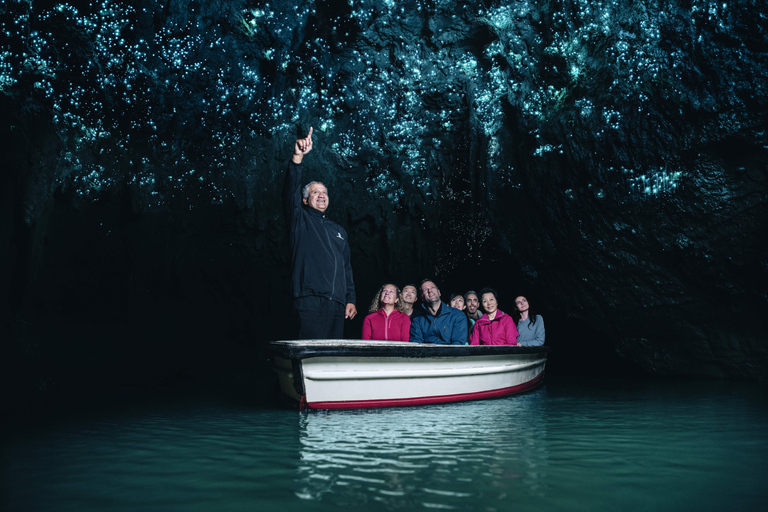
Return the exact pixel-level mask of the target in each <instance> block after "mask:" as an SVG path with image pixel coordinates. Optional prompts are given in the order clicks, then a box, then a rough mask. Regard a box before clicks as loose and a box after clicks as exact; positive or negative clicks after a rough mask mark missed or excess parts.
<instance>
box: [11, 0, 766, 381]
mask: <svg viewBox="0 0 768 512" xmlns="http://www.w3.org/2000/svg"><path fill="white" fill-rule="evenodd" d="M761 9H762V3H760V2H758V1H756V0H755V1H748V0H747V1H742V2H737V3H729V4H725V3H722V2H713V1H709V0H688V1H684V0H670V1H665V2H658V1H648V0H644V1H640V0H638V1H632V2H594V1H587V0H574V1H544V2H533V1H514V2H512V1H498V0H497V1H492V2H455V1H434V0H433V1H426V0H424V1H416V0H414V1H394V0H379V1H355V2H348V1H346V0H345V1H300V2H296V1H280V0H274V1H232V2H230V1H227V2H217V1H212V2H194V1H182V0H169V1H167V2H141V3H138V4H137V5H135V6H133V5H132V4H130V3H123V2H115V1H112V0H105V1H104V2H101V3H98V4H90V3H87V2H71V3H68V4H56V3H55V2H34V1H10V2H6V3H5V4H4V5H3V7H2V8H0V23H1V24H2V27H1V28H2V30H1V31H0V38H1V39H0V48H1V49H2V55H1V56H0V93H1V94H0V108H2V112H3V117H4V120H5V122H4V123H3V126H2V128H0V129H2V130H3V133H2V144H3V153H4V154H5V155H6V157H5V158H4V160H5V162H6V163H4V164H3V167H4V171H3V175H2V206H1V207H0V208H1V211H2V221H0V240H2V253H1V254H0V264H1V265H2V273H1V274H0V284H1V285H2V289H3V290H4V291H3V306H2V314H3V329H4V334H3V337H4V338H5V339H7V340H9V341H8V342H7V343H6V346H5V351H6V352H7V353H8V354H9V355H10V356H12V357H10V358H6V360H8V361H20V360H21V361H39V360H44V361H47V363H45V364H44V365H43V369H42V370H40V365H39V364H38V363H30V365H31V366H32V367H33V371H31V372H29V373H30V374H34V375H33V376H32V377H30V379H31V380H30V382H35V383H36V385H37V386H38V387H40V386H43V387H44V386H45V385H46V382H47V379H48V378H49V377H48V375H50V374H53V373H55V372H54V371H53V370H51V368H58V365H57V363H56V361H60V360H61V359H60V358H61V357H66V358H68V360H71V361H77V363H78V364H79V365H80V366H81V367H88V368H90V371H92V372H96V371H97V370H95V368H99V370H98V371H99V372H104V373H106V374H109V373H110V372H112V371H113V370H114V369H115V368H120V372H121V375H123V378H125V379H129V380H130V379H134V378H140V376H139V377H137V376H136V372H138V373H139V374H140V373H141V372H142V371H144V370H141V369H142V368H146V367H147V366H148V364H149V363H148V361H153V360H157V361H159V362H158V363H157V364H160V365H163V364H169V363H168V361H173V360H174V359H175V357H176V355H178V354H186V353H189V352H193V353H195V354H196V355H197V356H198V357H199V358H202V359H205V358H206V354H209V353H210V354H215V353H217V345H218V344H220V343H224V342H226V343H229V345H234V346H239V347H253V346H261V345H260V344H261V342H262V341H263V340H264V339H270V338H277V337H288V336H290V333H291V331H292V329H291V318H290V313H289V311H290V298H289V296H288V292H287V290H286V286H287V283H288V277H287V276H288V268H287V263H286V257H287V249H286V241H285V231H284V226H283V220H282V218H281V214H280V211H281V208H280V203H279V190H280V187H281V185H282V175H283V172H284V170H285V166H286V162H287V160H288V158H289V156H290V152H291V148H292V143H293V140H294V139H295V138H296V137H297V136H303V135H304V134H305V133H306V131H307V130H308V128H309V126H313V127H314V129H315V134H316V141H315V144H316V149H315V150H314V151H313V152H312V153H311V154H310V156H309V157H308V158H307V162H306V168H307V174H308V178H312V179H319V180H321V181H324V182H325V183H326V184H327V185H328V187H329V189H330V193H331V201H332V203H331V212H332V215H333V216H334V218H335V219H337V220H338V221H339V222H341V223H342V224H344V225H345V226H346V227H347V230H348V231H349V233H350V237H351V240H352V251H353V264H354V269H355V272H356V281H357V285H358V295H359V296H360V297H361V300H360V304H358V307H359V308H360V309H361V310H364V309H365V306H366V303H367V300H368V299H367V297H368V296H370V295H371V294H372V293H373V292H374V290H376V289H377V288H378V286H380V284H381V283H382V282H383V281H387V280H395V281H396V282H398V283H400V284H404V283H406V282H413V281H417V280H418V279H420V278H421V277H423V276H436V278H437V279H439V280H441V281H443V282H444V283H446V285H445V286H443V291H444V293H448V288H449V286H450V287H454V288H456V289H463V288H465V287H468V286H471V287H477V288H479V287H481V286H483V285H485V284H496V285H497V287H504V286H505V285H509V287H508V290H505V291H507V293H508V294H516V293H519V292H518V291H517V290H521V289H527V290H534V292H533V294H534V296H535V297H536V300H537V301H538V302H537V305H539V306H540V309H541V310H543V311H546V312H548V313H549V315H548V318H551V319H552V321H553V322H560V323H561V324H562V325H563V326H564V327H563V328H562V331H563V333H565V334H567V335H568V336H569V337H570V335H573V336H575V338H574V339H576V340H579V341H578V343H579V344H580V345H583V346H584V351H583V353H587V354H588V353H589V347H590V341H589V339H584V336H583V335H582V336H581V337H579V334H580V333H570V332H569V331H568V328H567V325H568V323H569V322H570V320H567V318H571V319H575V320H578V321H579V322H581V324H579V325H585V326H588V327H589V328H591V329H594V330H595V331H596V332H598V333H602V334H605V335H607V336H609V337H610V338H611V339H612V340H614V344H615V350H616V351H617V352H618V353H620V354H622V355H623V356H626V357H627V358H629V359H630V360H632V361H634V362H635V363H637V364H638V365H639V366H641V367H642V368H644V369H646V370H648V371H649V372H653V373H660V374H685V375H706V376H717V377H726V376H745V377H750V378H760V377H762V376H764V375H765V374H766V364H767V363H768V345H767V344H766V342H765V334H764V333H765V317H766V315H765V313H766V311H768V307H767V306H768V295H767V294H766V290H768V257H766V251H765V249H766V247H767V246H768V244H767V243H766V242H768V240H767V239H766V237H767V236H768V235H766V233H768V229H767V227H768V226H766V220H767V219H768V215H767V214H768V193H767V188H768V187H766V180H767V178H768V172H767V167H766V164H767V162H768V151H767V150H768V140H767V139H766V131H765V126H766V119H765V117H766V116H765V112H766V81H765V78H764V77H765V76H768V69H767V67H768V58H767V57H766V55H768V52H767V51H766V50H767V49H768V34H767V33H766V30H767V27H768V22H766V19H765V17H764V16H760V15H756V13H759V12H761ZM473 272H474V273H475V274H474V275H476V276H478V277H475V278H474V280H472V279H469V278H467V275H468V274H470V275H471V274H472V273H473ZM480 276H481V277H480ZM480 280H482V282H478V281H480ZM473 283H476V284H473ZM500 283H501V285H502V286H499V284H500ZM450 291H453V290H450ZM508 302H509V303H510V305H511V302H512V300H511V298H509V300H508ZM558 319H560V320H558ZM358 331H359V326H358V325H356V324H351V325H350V327H349V329H348V332H347V335H348V336H355V335H356V333H357V332H358ZM582 334H583V333H582ZM568 341H569V340H566V339H563V340H560V341H559V343H562V344H563V345H565V344H566V343H568ZM553 343H558V342H557V341H554V340H553ZM73 354H74V355H73ZM152 354H155V356H153V355H152ZM160 355H162V357H160ZM181 357H182V358H183V357H187V356H181ZM212 357H213V356H212ZM35 358H37V359H35ZM126 361H130V364H127V363H126ZM160 361H162V362H160ZM13 364H15V363H13ZM171 364H175V363H171ZM149 365H150V366H151V364H149ZM22 366H23V365H22ZM134 369H136V370H135V371H134ZM22 373H24V374H26V373H28V372H26V371H24V372H22ZM166 373H167V372H166ZM170 373H173V372H170Z"/></svg>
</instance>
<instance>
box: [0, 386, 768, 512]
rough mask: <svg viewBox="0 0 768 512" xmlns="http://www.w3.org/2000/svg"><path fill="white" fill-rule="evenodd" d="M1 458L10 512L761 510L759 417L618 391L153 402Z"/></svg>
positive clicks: (665, 393)
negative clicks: (338, 401)
mask: <svg viewBox="0 0 768 512" xmlns="http://www.w3.org/2000/svg"><path fill="white" fill-rule="evenodd" d="M2 457H3V458H2V471H3V480H2V505H3V506H4V508H5V509H6V510H14V511H26V510H30V511H36V510H40V511H87V510H109V511H123V510H124V511H136V510H142V511H144V510H157V511H160V510H163V511H166V510H185V511H241V510H242V511H246V510H248V511H270V510H276V511H278V510H279V511H288V510H290V511H302V510H337V509H340V508H349V507H352V509H355V508H359V507H365V509H366V510H401V509H405V510H410V509H448V510H487V511H502V510H516V511H519V510H535V511H548V510H558V511H559V510H576V511H578V510H584V511H592V510H622V511H627V510H629V511H632V510H648V511H658V510H698V511H706V510H712V511H715V510H717V511H722V510H764V508H763V507H764V505H765V503H768V400H767V399H766V395H765V393H764V388H763V387H762V386H761V385H758V384H745V383H728V382H682V381H619V380H611V381H589V382H584V381H575V380H558V381H553V380H549V381H547V383H546V384H545V385H544V386H543V387H541V388H539V389H537V390H535V391H533V392H531V393H528V394H525V395H522V396H516V397H509V398H505V399H500V400H489V401H481V402H467V403H459V404H450V405H439V406H427V407H414V408H398V409H378V410H373V409H371V410H359V411H334V412H310V413H299V412H297V411H292V410H284V409H279V408H275V407H273V406H271V405H269V404H267V405H264V404H253V405H249V404H242V403H240V404H237V405H233V404H232V403H227V402H226V401H222V400H215V399H214V400H212V399H210V398H207V399H190V398H186V399H184V400H159V401H153V402H152V403H151V404H144V405H140V406H137V405H136V404H135V403H134V404H132V405H130V406H129V405H126V406H125V407H116V408H111V409H110V410H109V411H104V412H98V411H89V412H83V413H78V414H77V415H74V416H72V417H69V418H66V419H60V420H57V421H55V422H54V421H48V422H46V423H44V424H38V425H34V426H28V427H24V428H14V429H12V430H11V431H10V433H8V434H7V435H6V439H5V440H4V441H3V453H2Z"/></svg>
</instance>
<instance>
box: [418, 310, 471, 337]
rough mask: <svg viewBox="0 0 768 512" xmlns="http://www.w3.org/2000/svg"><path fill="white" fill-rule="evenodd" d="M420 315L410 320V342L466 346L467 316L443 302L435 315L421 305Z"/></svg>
mask: <svg viewBox="0 0 768 512" xmlns="http://www.w3.org/2000/svg"><path fill="white" fill-rule="evenodd" d="M418 313H420V314H414V315H413V317H412V318H411V342H413V343H435V344H438V345H466V344H467V315H465V314H464V313H463V312H462V311H459V310H458V309H456V308H452V307H450V306H449V305H448V304H445V303H444V302H441V303H440V308H439V309H438V310H437V315H434V316H433V315H432V314H431V313H430V312H429V310H428V309H427V308H426V307H425V306H424V304H422V305H421V311H418Z"/></svg>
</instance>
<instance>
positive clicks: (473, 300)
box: [464, 290, 483, 326]
mask: <svg viewBox="0 0 768 512" xmlns="http://www.w3.org/2000/svg"><path fill="white" fill-rule="evenodd" d="M464 305H465V306H466V307H467V315H469V319H470V320H471V321H472V325H473V326H474V325H475V322H477V321H478V320H480V317H481V316H483V315H482V314H481V313H480V311H479V310H478V309H479V308H480V299H479V298H478V297H477V293H475V292H474V291H473V290H470V291H468V292H467V293H465V294H464Z"/></svg>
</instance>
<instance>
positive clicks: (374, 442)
mask: <svg viewBox="0 0 768 512" xmlns="http://www.w3.org/2000/svg"><path fill="white" fill-rule="evenodd" d="M544 393H546V389H545V388H540V389H538V390H536V391H532V392H530V393H527V394H524V395H518V396H514V397H508V398H502V399H497V400H487V401H477V402H463V403H456V404H445V405H434V406H427V407H408V408H394V409H366V410H347V411H333V412H324V411H316V412H311V413H305V414H301V415H300V416H299V422H300V428H299V432H300V445H301V461H300V464H299V471H298V482H297V483H298V487H297V491H296V494H297V496H298V497H299V498H302V499H305V500H316V501H323V502H324V503H326V504H329V505H331V504H332V505H343V506H350V505H352V506H354V505H362V504H365V505H366V506H369V507H370V506H374V507H375V506H376V504H377V503H378V504H379V505H381V506H382V508H387V509H391V508H410V507H419V508H421V507H429V508H433V507H437V508H456V509H464V510H466V509H468V508H475V507H478V506H479V502H478V501H477V500H480V501H481V502H482V504H483V505H482V507H481V508H485V507H494V506H501V505H505V507H509V506H510V505H511V504H512V503H515V502H518V503H519V502H520V499H521V498H523V497H524V496H526V495H527V496H529V497H530V498H534V497H536V496H537V495H539V494H540V493H541V492H543V488H542V486H543V485H544V478H545V476H546V474H547V466H548V451H547V449H546V442H545V434H546V432H545V431H544V425H545V422H544V419H543V416H544V410H543V409H544V406H543V405H542V404H543V397H544V395H543V394H544ZM513 496H514V501H512V502H511V501H510V499H512V497H513Z"/></svg>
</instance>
